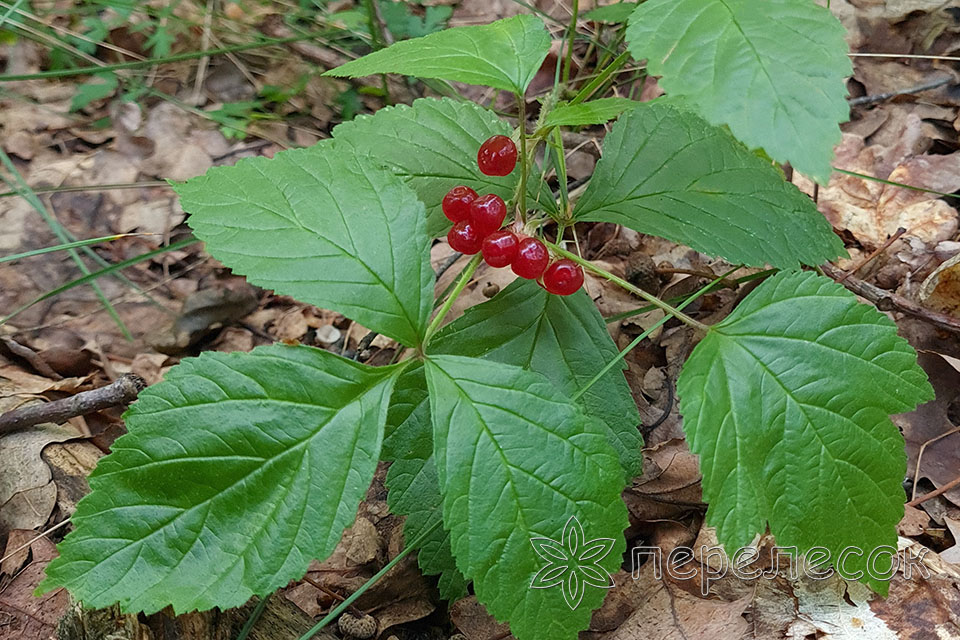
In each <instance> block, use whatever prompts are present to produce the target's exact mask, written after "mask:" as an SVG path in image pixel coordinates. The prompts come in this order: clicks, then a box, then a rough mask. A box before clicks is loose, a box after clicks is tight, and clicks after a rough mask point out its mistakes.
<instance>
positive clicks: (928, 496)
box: [907, 476, 960, 507]
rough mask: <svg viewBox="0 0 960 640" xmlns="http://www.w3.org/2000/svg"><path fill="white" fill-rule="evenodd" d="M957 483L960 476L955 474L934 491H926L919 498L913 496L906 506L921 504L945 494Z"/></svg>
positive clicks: (959, 481) (959, 482)
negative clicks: (954, 476)
mask: <svg viewBox="0 0 960 640" xmlns="http://www.w3.org/2000/svg"><path fill="white" fill-rule="evenodd" d="M958 484H960V476H957V477H956V478H954V479H953V480H951V481H950V482H948V483H947V484H945V485H943V486H942V487H940V488H939V489H937V490H936V491H931V492H930V493H926V494H924V495H922V496H920V497H919V498H915V499H913V500H911V501H910V502H908V503H907V506H908V507H916V506H917V505H920V504H923V503H924V502H926V501H927V500H933V499H934V498H936V497H937V496H942V495H943V494H945V493H946V492H947V491H950V489H953V488H954V487H955V486H957V485H958Z"/></svg>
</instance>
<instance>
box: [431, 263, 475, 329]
mask: <svg viewBox="0 0 960 640" xmlns="http://www.w3.org/2000/svg"><path fill="white" fill-rule="evenodd" d="M482 257H483V256H481V255H480V254H479V253H478V254H477V255H475V256H473V258H472V259H471V260H470V262H469V263H468V264H467V266H466V268H464V270H463V271H462V272H461V273H460V279H459V280H458V281H457V286H455V287H454V288H453V291H451V292H450V295H449V296H447V299H446V301H444V303H443V306H442V307H440V311H438V312H437V315H435V316H434V317H433V321H432V322H431V323H430V326H428V327H427V330H426V332H424V335H423V348H426V345H427V343H428V342H429V341H430V338H432V337H433V334H435V333H436V332H437V329H439V328H440V325H441V324H442V323H443V319H444V318H445V317H447V314H448V313H449V312H450V309H451V308H452V307H453V303H454V302H456V301H457V298H458V297H460V294H461V293H463V290H464V289H465V288H466V286H467V283H468V282H470V279H471V278H472V277H473V272H474V271H476V270H477V267H478V266H479V265H480V259H481V258H482Z"/></svg>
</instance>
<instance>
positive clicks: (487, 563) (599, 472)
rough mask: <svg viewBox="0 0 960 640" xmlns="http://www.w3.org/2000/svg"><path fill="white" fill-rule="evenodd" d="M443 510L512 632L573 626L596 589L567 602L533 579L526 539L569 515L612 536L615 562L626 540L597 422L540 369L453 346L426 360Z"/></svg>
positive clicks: (599, 594)
mask: <svg viewBox="0 0 960 640" xmlns="http://www.w3.org/2000/svg"><path fill="white" fill-rule="evenodd" d="M426 373H427V385H428V388H429V390H430V409H431V413H432V415H433V431H434V440H433V446H434V456H435V459H436V461H437V476H438V478H439V480H440V486H441V492H442V493H443V521H444V523H445V524H446V525H448V526H449V527H450V533H451V536H450V542H451V547H452V548H453V553H454V557H456V559H457V566H458V567H459V568H460V570H461V571H462V572H463V574H464V575H465V576H466V577H467V578H470V579H472V580H473V582H474V589H475V591H476V594H477V598H478V599H479V600H480V602H482V603H483V604H484V605H486V607H487V609H488V610H489V611H490V613H491V614H493V615H494V616H495V617H496V618H497V619H499V620H507V621H508V622H509V623H510V628H511V631H512V632H513V634H514V635H515V636H516V637H517V638H518V639H519V640H534V639H539V638H544V639H551V640H553V639H555V638H558V637H559V638H572V637H575V632H576V631H578V630H581V629H585V628H586V627H587V625H588V624H589V622H590V614H591V611H592V610H593V609H594V608H596V607H598V606H599V605H600V603H601V602H602V601H603V597H604V595H606V592H605V591H604V590H603V589H598V588H594V587H590V586H587V587H586V588H585V589H584V593H583V596H582V602H580V603H579V606H577V607H576V608H575V609H573V610H571V608H570V606H569V605H568V604H567V603H566V602H565V601H564V597H563V593H562V589H561V588H560V586H559V585H558V586H556V587H553V588H531V584H532V581H533V579H534V578H535V577H536V576H537V574H538V571H540V569H542V568H543V567H544V566H545V565H546V562H545V561H543V560H542V559H541V558H540V556H538V554H537V551H535V550H534V547H533V543H532V542H531V539H533V538H539V537H545V538H551V539H553V540H560V539H561V537H562V535H563V531H564V525H565V524H566V523H567V522H568V520H570V519H571V518H572V517H576V518H577V520H578V521H579V522H580V523H581V524H582V525H583V529H584V531H585V533H586V535H587V537H588V538H600V537H604V538H610V539H611V540H610V542H609V544H610V547H612V550H610V552H609V553H608V554H607V555H606V556H605V557H604V559H603V560H602V563H601V564H602V566H603V568H604V569H605V570H606V571H608V572H613V571H616V569H617V568H618V567H619V564H620V555H621V553H622V552H623V550H624V548H625V544H624V539H623V530H624V528H625V527H626V526H627V517H626V509H625V507H624V505H623V501H622V500H621V499H620V491H621V490H622V488H623V485H624V480H623V470H622V469H620V468H619V464H618V462H617V456H616V453H615V452H614V451H613V449H611V448H610V445H609V444H607V441H606V439H605V438H604V436H603V434H602V433H600V431H599V430H598V429H597V428H596V427H595V426H594V425H595V422H594V421H591V420H589V419H587V418H586V416H585V415H584V413H583V412H582V411H581V410H580V409H579V407H577V405H575V404H573V403H571V402H570V400H569V398H568V396H567V395H566V394H563V393H562V392H560V391H559V390H558V389H557V388H556V387H555V386H554V385H553V384H552V383H551V382H550V381H549V380H547V379H546V378H545V377H543V376H541V375H540V374H537V373H533V372H531V371H525V370H523V369H520V368H518V367H514V366H510V365H504V364H500V363H495V362H490V361H487V360H480V359H477V358H465V357H460V356H446V355H440V356H432V357H431V358H430V359H429V360H428V361H427V364H426Z"/></svg>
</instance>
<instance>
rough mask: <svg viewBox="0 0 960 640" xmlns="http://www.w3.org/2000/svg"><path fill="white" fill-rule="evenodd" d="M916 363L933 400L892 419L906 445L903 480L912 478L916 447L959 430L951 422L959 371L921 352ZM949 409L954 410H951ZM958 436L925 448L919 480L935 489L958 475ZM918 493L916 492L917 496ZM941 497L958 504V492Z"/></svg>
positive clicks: (959, 401)
mask: <svg viewBox="0 0 960 640" xmlns="http://www.w3.org/2000/svg"><path fill="white" fill-rule="evenodd" d="M918 362H919V364H920V366H921V367H923V369H924V371H926V373H927V376H928V377H929V378H930V383H931V384H932V385H933V390H934V392H935V393H936V399H934V400H933V402H928V403H926V404H924V405H921V406H920V407H918V408H917V409H916V410H915V411H911V412H910V413H904V414H901V415H898V416H894V417H893V420H894V422H896V423H897V425H898V426H899V427H900V429H901V430H902V431H903V437H904V439H905V440H906V446H907V477H908V478H912V477H913V476H914V473H915V470H916V468H917V458H918V456H919V453H920V448H921V447H922V446H923V445H924V443H927V442H928V441H930V440H933V439H934V438H937V437H938V436H941V435H944V434H948V433H950V432H951V431H953V430H955V429H957V428H958V427H960V425H956V424H954V423H952V422H951V420H950V416H951V415H952V411H956V407H958V405H960V371H957V370H956V369H954V368H953V367H952V366H951V365H950V364H949V363H947V362H946V361H945V360H944V359H943V358H942V357H940V356H939V355H938V354H936V353H930V352H923V351H921V352H920V354H919V357H918ZM951 407H955V408H954V409H951ZM958 445H960V433H950V435H946V436H945V437H943V438H940V439H939V440H937V441H936V442H932V443H930V444H928V445H927V446H926V448H925V449H924V452H923V458H922V459H920V462H919V464H920V478H927V479H928V480H930V481H931V482H932V483H933V484H934V486H936V487H939V486H941V485H943V484H946V483H947V482H950V481H951V480H953V479H954V478H956V477H957V476H958V475H960V455H958ZM921 492H922V491H919V490H918V493H921ZM944 497H945V498H946V499H948V500H950V501H951V502H953V503H954V504H956V505H960V489H952V490H950V491H948V492H946V493H945V494H944Z"/></svg>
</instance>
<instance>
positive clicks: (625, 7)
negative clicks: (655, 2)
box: [583, 2, 637, 22]
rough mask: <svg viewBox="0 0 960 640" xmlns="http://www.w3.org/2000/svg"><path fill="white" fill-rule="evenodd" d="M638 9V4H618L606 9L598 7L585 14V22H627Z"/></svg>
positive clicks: (609, 5) (610, 5)
mask: <svg viewBox="0 0 960 640" xmlns="http://www.w3.org/2000/svg"><path fill="white" fill-rule="evenodd" d="M636 8H637V3H636V2H618V3H616V4H608V5H607V6H605V7H597V8H596V9H592V10H590V11H587V12H586V13H585V14H583V19H584V20H593V21H594V22H626V21H627V18H629V17H630V14H631V13H633V11H634V9H636Z"/></svg>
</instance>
